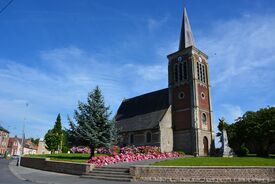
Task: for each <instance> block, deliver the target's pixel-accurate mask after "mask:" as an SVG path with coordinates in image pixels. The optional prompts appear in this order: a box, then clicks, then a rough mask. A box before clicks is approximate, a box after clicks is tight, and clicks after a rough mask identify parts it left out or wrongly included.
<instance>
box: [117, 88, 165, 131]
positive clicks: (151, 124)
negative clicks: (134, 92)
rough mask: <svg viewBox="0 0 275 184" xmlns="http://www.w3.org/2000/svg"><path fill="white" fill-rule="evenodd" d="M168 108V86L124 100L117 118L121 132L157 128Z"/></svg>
mask: <svg viewBox="0 0 275 184" xmlns="http://www.w3.org/2000/svg"><path fill="white" fill-rule="evenodd" d="M168 108H169V93H168V88H166V89H162V90H158V91H154V92H151V93H147V94H143V95H141V96H136V97H133V98H130V99H126V100H124V101H123V102H122V103H121V105H120V107H119V108H118V111H117V115H116V117H115V119H116V122H117V125H118V126H119V127H120V129H121V130H120V131H121V132H128V131H138V130H146V129H152V128H157V127H158V125H159V121H160V120H161V119H162V117H163V116H164V114H165V112H166V111H167V109H168Z"/></svg>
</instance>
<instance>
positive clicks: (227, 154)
mask: <svg viewBox="0 0 275 184" xmlns="http://www.w3.org/2000/svg"><path fill="white" fill-rule="evenodd" d="M221 153H222V156H223V157H232V156H233V151H232V149H231V148H230V147H229V146H228V138H227V133H226V130H225V129H223V130H222V147H221Z"/></svg>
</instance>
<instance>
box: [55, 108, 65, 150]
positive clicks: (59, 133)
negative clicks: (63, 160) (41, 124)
mask: <svg viewBox="0 0 275 184" xmlns="http://www.w3.org/2000/svg"><path fill="white" fill-rule="evenodd" d="M53 133H55V134H56V135H57V139H58V141H59V144H58V146H57V150H58V152H59V153H61V152H62V145H63V143H62V141H63V131H62V123H61V116H60V113H59V114H58V115H57V117H56V121H55V124H54V127H53Z"/></svg>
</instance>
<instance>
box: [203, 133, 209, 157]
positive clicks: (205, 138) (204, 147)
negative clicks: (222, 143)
mask: <svg viewBox="0 0 275 184" xmlns="http://www.w3.org/2000/svg"><path fill="white" fill-rule="evenodd" d="M203 154H204V156H207V155H208V139H207V137H204V138H203Z"/></svg>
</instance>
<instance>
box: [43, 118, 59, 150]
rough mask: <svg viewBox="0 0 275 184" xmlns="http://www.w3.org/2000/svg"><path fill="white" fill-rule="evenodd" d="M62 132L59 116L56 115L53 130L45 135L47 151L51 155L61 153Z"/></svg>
mask: <svg viewBox="0 0 275 184" xmlns="http://www.w3.org/2000/svg"><path fill="white" fill-rule="evenodd" d="M62 142H63V131H62V123H61V116H60V114H58V115H57V118H56V121H55V124H54V127H53V129H50V130H49V131H48V132H47V133H46V135H45V143H46V145H47V149H48V150H50V151H51V152H52V153H54V152H55V151H58V152H59V153H61V151H62V145H63V143H62Z"/></svg>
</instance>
